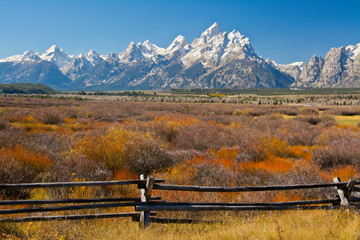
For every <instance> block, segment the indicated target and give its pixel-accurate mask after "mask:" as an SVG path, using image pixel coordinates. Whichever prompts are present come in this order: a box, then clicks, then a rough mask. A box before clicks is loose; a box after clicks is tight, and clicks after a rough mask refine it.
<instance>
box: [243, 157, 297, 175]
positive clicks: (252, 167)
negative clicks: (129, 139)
mask: <svg viewBox="0 0 360 240" xmlns="http://www.w3.org/2000/svg"><path fill="white" fill-rule="evenodd" d="M292 163H293V161H291V160H288V159H285V158H281V157H276V156H268V157H267V158H266V159H265V160H263V161H248V162H241V163H240V164H239V170H240V171H245V172H254V173H255V172H256V171H258V170H263V171H266V172H269V173H273V174H275V173H285V172H287V171H290V170H291V169H292V166H293V164H292Z"/></svg>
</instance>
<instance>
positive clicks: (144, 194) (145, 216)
mask: <svg viewBox="0 0 360 240" xmlns="http://www.w3.org/2000/svg"><path fill="white" fill-rule="evenodd" d="M145 179H146V175H145V174H141V175H140V180H145ZM154 181H155V177H154V176H153V175H150V176H149V177H148V178H147V181H146V186H145V189H141V190H140V191H141V202H149V201H150V199H151V192H152V189H153V185H154ZM140 226H141V227H143V228H147V227H149V226H150V212H149V211H142V212H141V214H140Z"/></svg>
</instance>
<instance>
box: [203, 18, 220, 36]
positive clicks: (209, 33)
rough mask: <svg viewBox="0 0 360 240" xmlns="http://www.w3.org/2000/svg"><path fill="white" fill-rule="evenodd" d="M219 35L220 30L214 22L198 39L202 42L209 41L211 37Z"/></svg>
mask: <svg viewBox="0 0 360 240" xmlns="http://www.w3.org/2000/svg"><path fill="white" fill-rule="evenodd" d="M220 33H221V29H220V27H219V25H218V24H217V22H215V23H214V24H213V25H211V26H210V27H209V28H208V29H206V30H205V31H204V32H203V33H202V34H201V36H200V38H202V39H204V40H209V39H211V38H212V37H213V36H216V35H219V34H220Z"/></svg>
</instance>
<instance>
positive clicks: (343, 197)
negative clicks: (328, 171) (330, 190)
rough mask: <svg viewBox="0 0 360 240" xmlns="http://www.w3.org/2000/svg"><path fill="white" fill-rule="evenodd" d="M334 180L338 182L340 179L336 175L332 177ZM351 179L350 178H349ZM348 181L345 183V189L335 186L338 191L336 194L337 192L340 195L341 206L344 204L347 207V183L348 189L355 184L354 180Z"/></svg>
mask: <svg viewBox="0 0 360 240" xmlns="http://www.w3.org/2000/svg"><path fill="white" fill-rule="evenodd" d="M333 180H334V182H336V183H338V182H341V180H340V178H339V177H336V178H334V179H333ZM350 181H351V180H350ZM350 181H349V182H348V184H347V186H346V188H345V189H342V188H340V187H336V190H337V192H338V194H339V197H340V200H341V201H340V205H342V206H346V207H349V206H350V201H349V199H348V185H349V184H350V185H349V189H350V188H353V187H354V186H353V185H354V184H355V182H350ZM350 194H351V190H350Z"/></svg>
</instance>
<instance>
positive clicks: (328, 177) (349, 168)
mask: <svg viewBox="0 0 360 240" xmlns="http://www.w3.org/2000/svg"><path fill="white" fill-rule="evenodd" d="M320 177H321V178H323V179H324V181H330V182H331V181H333V178H334V177H339V178H340V179H341V181H348V180H349V179H350V178H359V177H360V174H359V170H358V169H357V168H356V167H355V166H353V165H346V166H338V167H334V168H332V169H331V170H327V171H326V170H323V171H321V172H320Z"/></svg>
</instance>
